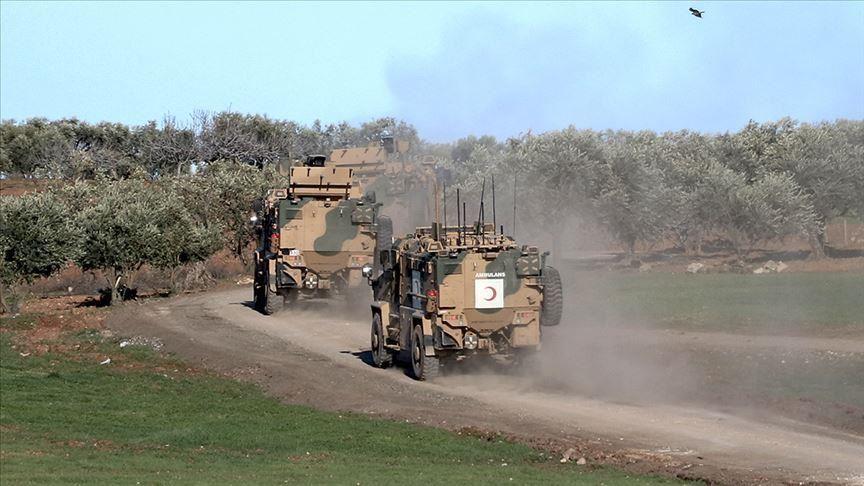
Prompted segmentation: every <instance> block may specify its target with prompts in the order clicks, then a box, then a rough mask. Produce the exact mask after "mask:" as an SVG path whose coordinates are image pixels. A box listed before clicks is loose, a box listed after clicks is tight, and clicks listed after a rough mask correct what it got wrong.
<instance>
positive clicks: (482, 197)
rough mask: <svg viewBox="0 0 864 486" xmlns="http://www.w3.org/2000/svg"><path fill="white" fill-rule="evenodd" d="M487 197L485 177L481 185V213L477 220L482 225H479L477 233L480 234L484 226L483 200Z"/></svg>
mask: <svg viewBox="0 0 864 486" xmlns="http://www.w3.org/2000/svg"><path fill="white" fill-rule="evenodd" d="M484 199H486V178H485V177H484V178H483V185H482V186H481V187H480V214H479V215H477V222H478V223H479V224H480V226H478V227H477V234H478V235H479V234H480V231H482V230H481V228H482V227H483V226H482V225H483V217H484V216H485V215H484V214H483V200H484Z"/></svg>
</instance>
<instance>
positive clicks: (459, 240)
mask: <svg viewBox="0 0 864 486" xmlns="http://www.w3.org/2000/svg"><path fill="white" fill-rule="evenodd" d="M461 205H462V202H461V199H460V196H459V188H458V187H457V188H456V244H457V245H461V244H462V219H461V218H462V212H461V211H460V210H459V206H461Z"/></svg>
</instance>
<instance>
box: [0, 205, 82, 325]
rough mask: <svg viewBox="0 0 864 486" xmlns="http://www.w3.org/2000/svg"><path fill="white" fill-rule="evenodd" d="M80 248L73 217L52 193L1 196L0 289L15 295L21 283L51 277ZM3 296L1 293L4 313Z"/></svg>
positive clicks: (74, 256) (0, 297)
mask: <svg viewBox="0 0 864 486" xmlns="http://www.w3.org/2000/svg"><path fill="white" fill-rule="evenodd" d="M80 248H81V247H80V232H79V229H78V227H77V225H76V224H75V221H74V218H73V215H72V214H71V212H70V211H69V208H67V207H66V206H65V205H64V204H62V202H61V201H60V200H59V199H58V198H57V197H55V196H54V195H53V194H52V193H50V192H42V193H36V194H28V195H25V196H20V197H15V196H4V197H0V252H2V253H3V262H2V268H0V277H2V287H3V290H8V291H12V292H14V291H15V289H16V287H17V286H18V285H20V284H22V283H30V282H32V281H33V280H34V279H36V278H38V277H48V276H50V275H52V274H54V273H55V272H57V271H59V270H60V269H62V268H63V267H65V266H66V265H67V263H69V262H70V261H72V260H73V259H75V258H76V257H78V256H79V255H80ZM5 293H6V292H4V291H0V306H2V308H3V310H4V311H5V310H6V305H5V302H4V301H3V300H4V299H3V298H2V297H3V294H5ZM13 310H15V309H13Z"/></svg>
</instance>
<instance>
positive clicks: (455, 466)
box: [0, 332, 670, 485]
mask: <svg viewBox="0 0 864 486" xmlns="http://www.w3.org/2000/svg"><path fill="white" fill-rule="evenodd" d="M10 334H11V333H9V332H4V333H0V340H2V342H0V397H2V400H0V405H2V406H0V432H2V434H0V458H2V460H0V473H2V477H3V482H4V483H5V484H27V483H34V484H36V483H38V484H44V483H69V482H72V483H83V482H87V483H117V482H120V483H138V482H140V483H141V484H149V483H249V482H254V483H283V482H288V483H307V484H352V485H353V484H370V483H378V484H396V483H399V484H420V483H423V484H427V483H432V484H443V483H450V484H452V483H454V482H456V481H470V482H472V483H480V484H502V483H509V482H511V478H512V482H513V483H515V484H526V483H531V484H539V483H547V484H549V483H554V484H608V485H613V484H669V483H670V481H667V480H663V479H659V478H655V477H633V476H630V475H627V474H626V473H624V472H620V471H617V470H611V469H606V468H598V469H592V468H587V467H585V466H576V465H573V464H560V463H558V461H556V460H555V459H551V458H549V457H547V456H544V455H543V454H541V453H540V452H538V451H535V450H533V449H530V448H528V447H525V446H522V445H518V444H513V443H508V442H504V441H491V442H490V441H487V440H483V439H477V438H472V437H463V436H458V435H456V434H453V433H450V432H447V431H443V430H438V429H432V428H426V427H420V426H415V425H410V424H404V423H397V422H390V421H385V420H375V419H369V418H366V417H362V416H356V415H348V414H344V415H338V414H334V413H325V412H319V411H315V410H312V409H309V408H305V407H299V406H285V405H282V404H280V403H278V402H277V401H275V400H273V399H270V398H268V397H266V396H264V395H263V393H262V392H261V391H260V390H259V389H258V388H256V387H254V386H252V385H248V384H242V383H238V382H235V381H231V380H228V379H224V378H219V377H213V376H208V375H202V374H197V375H192V376H188V375H187V376H183V375H182V374H180V373H173V372H172V371H170V370H171V369H172V368H173V367H174V366H179V365H180V364H179V363H177V362H174V361H165V360H163V359H162V358H161V357H159V356H156V355H155V354H153V353H147V352H144V351H142V350H141V349H140V348H139V349H129V348H126V349H123V350H120V349H119V348H118V347H117V346H116V344H112V345H110V348H108V347H106V348H104V349H105V350H107V349H110V350H111V353H112V354H113V355H114V356H115V362H122V363H137V364H141V366H142V368H140V369H130V368H128V367H127V368H125V369H122V370H121V369H118V368H116V367H112V366H113V365H108V366H99V365H97V364H95V362H96V360H95V359H90V358H89V356H92V355H87V356H88V359H86V360H83V361H80V362H79V361H73V360H69V359H68V358H67V357H65V356H60V355H44V356H38V357H37V356H30V357H27V358H22V357H21V356H20V355H19V354H18V352H16V350H13V349H11V343H10V338H9V336H10ZM68 339H69V342H72V343H76V342H85V343H90V344H94V345H95V346H97V348H98V346H109V345H108V344H105V343H98V342H96V341H97V338H96V337H95V336H93V335H91V334H89V333H78V334H77V335H75V336H69V337H68ZM156 366H162V367H163V368H165V367H166V366H167V368H168V369H169V371H168V372H167V374H164V375H163V374H160V373H158V372H155V371H154V370H156V369H157V368H156ZM504 464H506V465H504Z"/></svg>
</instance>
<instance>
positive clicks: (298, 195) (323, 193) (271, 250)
mask: <svg viewBox="0 0 864 486" xmlns="http://www.w3.org/2000/svg"><path fill="white" fill-rule="evenodd" d="M325 159H326V157H324V156H310V157H308V158H307V160H306V162H305V163H304V164H303V165H302V166H299V167H290V168H289V169H288V170H289V174H288V175H289V179H288V180H289V185H288V187H287V188H280V189H271V190H270V191H269V192H268V194H267V197H266V198H265V199H264V200H263V201H259V203H258V204H257V207H256V208H255V210H256V216H255V218H254V219H256V220H257V221H256V224H257V225H258V226H257V228H258V231H259V233H260V235H259V238H260V244H259V247H258V249H257V250H255V279H254V303H255V308H256V309H258V310H259V311H261V312H262V313H264V314H268V315H269V314H272V313H274V312H275V311H277V310H278V309H280V308H281V307H282V306H284V305H285V304H289V303H291V302H293V301H295V300H296V299H297V298H298V297H299V296H300V295H301V294H302V295H306V296H330V295H332V294H344V295H346V296H347V297H348V298H349V299H352V300H359V299H368V297H369V288H368V284H367V277H368V276H369V274H371V271H372V265H373V264H374V257H375V249H376V246H377V245H378V240H379V239H380V240H381V241H383V242H386V243H387V245H389V243H390V241H391V239H392V231H393V230H392V224H391V223H390V221H389V220H388V219H387V218H384V217H379V216H378V208H379V206H380V205H379V204H377V203H376V202H375V198H374V194H369V195H367V196H365V197H361V190H360V186H359V185H358V184H356V183H355V182H354V181H353V180H352V177H353V170H352V169H350V168H339V167H326V166H325V164H324V161H325Z"/></svg>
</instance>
